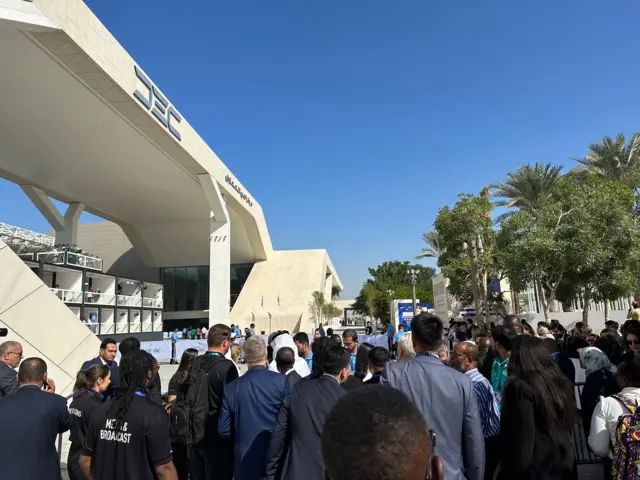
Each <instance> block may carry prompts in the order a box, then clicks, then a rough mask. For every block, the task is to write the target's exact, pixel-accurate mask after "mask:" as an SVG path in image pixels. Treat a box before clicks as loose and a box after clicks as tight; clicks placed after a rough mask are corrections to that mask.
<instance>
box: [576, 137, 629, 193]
mask: <svg viewBox="0 0 640 480" xmlns="http://www.w3.org/2000/svg"><path fill="white" fill-rule="evenodd" d="M573 160H575V161H576V162H578V163H580V164H581V166H580V167H578V168H577V169H576V170H577V171H578V172H580V171H585V170H588V171H591V172H594V173H596V174H597V175H599V176H601V177H603V178H607V179H609V180H616V181H618V182H622V183H624V184H625V185H628V186H630V187H631V188H637V187H638V186H640V133H634V134H633V136H632V137H631V138H630V139H629V142H628V143H627V141H626V139H625V137H624V135H623V134H622V133H619V134H618V135H617V136H616V139H615V140H613V139H612V138H611V137H604V138H603V139H602V141H600V142H599V143H592V144H591V145H589V151H588V152H587V155H586V157H583V158H574V159H573Z"/></svg>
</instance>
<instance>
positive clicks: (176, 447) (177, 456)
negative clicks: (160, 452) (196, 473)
mask: <svg viewBox="0 0 640 480" xmlns="http://www.w3.org/2000/svg"><path fill="white" fill-rule="evenodd" d="M171 450H172V451H173V464H174V465H175V466H176V471H177V472H178V480H189V451H188V449H187V446H186V445H184V444H182V443H173V442H171Z"/></svg>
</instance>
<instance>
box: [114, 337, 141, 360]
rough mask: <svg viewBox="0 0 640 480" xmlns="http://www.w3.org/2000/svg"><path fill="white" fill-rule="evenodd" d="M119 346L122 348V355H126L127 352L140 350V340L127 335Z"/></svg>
mask: <svg viewBox="0 0 640 480" xmlns="http://www.w3.org/2000/svg"><path fill="white" fill-rule="evenodd" d="M118 348H119V350H120V355H122V356H123V357H124V356H125V355H126V354H127V353H131V352H135V351H137V350H140V340H138V339H137V338H136V337H127V338H125V339H124V340H122V341H121V342H120V346H119V347H118Z"/></svg>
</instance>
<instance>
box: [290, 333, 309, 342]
mask: <svg viewBox="0 0 640 480" xmlns="http://www.w3.org/2000/svg"><path fill="white" fill-rule="evenodd" d="M293 341H294V342H298V343H306V344H307V345H309V335H307V334H306V333H305V332H298V333H296V334H295V336H294V337H293Z"/></svg>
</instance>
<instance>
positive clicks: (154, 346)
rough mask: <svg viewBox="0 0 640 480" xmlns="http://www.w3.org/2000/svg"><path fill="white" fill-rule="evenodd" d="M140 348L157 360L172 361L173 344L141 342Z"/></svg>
mask: <svg viewBox="0 0 640 480" xmlns="http://www.w3.org/2000/svg"><path fill="white" fill-rule="evenodd" d="M205 345H206V342H205ZM140 348H142V350H145V351H147V352H149V353H150V354H151V355H153V356H154V357H155V358H156V360H171V342H167V341H162V340H161V341H158V342H140ZM205 350H206V348H205ZM178 358H180V357H178Z"/></svg>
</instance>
